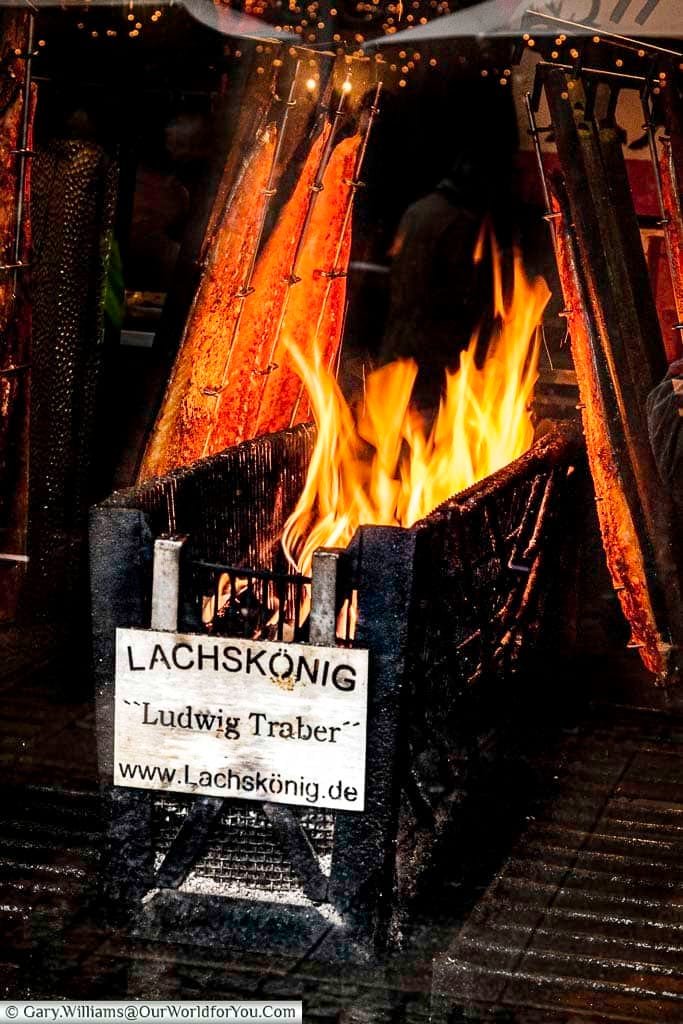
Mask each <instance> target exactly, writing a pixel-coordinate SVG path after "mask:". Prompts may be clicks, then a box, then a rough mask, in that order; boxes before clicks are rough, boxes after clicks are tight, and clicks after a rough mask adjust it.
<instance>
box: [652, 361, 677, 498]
mask: <svg viewBox="0 0 683 1024" xmlns="http://www.w3.org/2000/svg"><path fill="white" fill-rule="evenodd" d="M647 415H648V428H649V432H650V443H651V445H652V450H653V452H654V454H655V459H656V461H657V467H658V469H659V475H660V476H661V478H662V480H663V482H664V484H665V485H666V487H667V488H668V490H669V491H670V492H671V494H672V496H673V499H674V502H675V504H676V507H677V508H678V509H679V510H680V511H682V512H683V359H678V360H677V361H676V362H674V363H672V364H671V366H670V367H669V372H668V373H667V375H666V377H665V378H664V380H663V381H662V382H661V384H658V385H657V387H655V388H653V390H652V391H651V392H650V394H649V396H648V400H647Z"/></svg>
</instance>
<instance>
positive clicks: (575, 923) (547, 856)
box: [434, 712, 683, 1024]
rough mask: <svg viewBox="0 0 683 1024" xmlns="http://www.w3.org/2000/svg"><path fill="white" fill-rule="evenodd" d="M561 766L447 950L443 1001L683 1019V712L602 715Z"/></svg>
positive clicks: (543, 1016)
mask: <svg viewBox="0 0 683 1024" xmlns="http://www.w3.org/2000/svg"><path fill="white" fill-rule="evenodd" d="M613 713H614V712H612V714H613ZM548 769H549V777H550V778H551V779H552V785H551V790H552V791H551V793H550V794H546V796H545V797H544V800H543V801H542V802H540V803H539V805H538V806H537V807H536V808H535V810H534V813H533V815H532V816H531V817H530V818H529V823H528V827H527V829H526V831H525V832H524V834H523V835H522V837H521V839H520V840H519V842H518V843H517V845H516V847H515V849H514V850H513V852H512V855H511V856H510V857H509V858H508V860H507V861H506V863H505V864H504V866H503V868H502V870H501V871H500V872H499V874H498V875H497V877H496V878H495V879H494V881H493V882H492V884H491V885H490V886H489V888H488V890H487V891H486V893H485V894H484V896H483V898H482V899H481V900H480V902H479V903H478V904H477V905H476V906H475V908H474V910H473V912H472V913H471V915H470V916H469V918H468V920H467V921H466V922H465V925H464V927H463V929H462V930H461V932H460V933H459V935H458V936H457V938H456V939H455V941H454V942H453V944H452V945H451V947H450V948H449V949H448V951H447V952H446V953H445V954H444V955H442V956H440V957H438V958H437V960H436V962H435V966H434V999H435V1010H436V1009H437V1006H440V1007H441V1009H442V1010H443V1012H445V1013H447V1015H448V1016H449V1017H450V1019H453V1011H454V1009H455V1008H460V1009H461V1010H463V1011H464V1012H465V1014H466V1016H467V1019H471V1017H473V1019H475V1020H477V1019H480V1020H482V1019H483V1020H489V1019H495V1020H505V1021H511V1022H517V1021H520V1022H521V1021H524V1022H527V1021H529V1022H531V1021H534V1022H536V1021H538V1022H543V1024H546V1022H551V1021H552V1022H555V1021H562V1022H565V1021H567V1022H568V1021H577V1022H578V1021H580V1020H585V1019H586V1017H588V1018H590V1019H591V1020H597V1019H599V1020H601V1021H605V1020H610V1021H611V1020H614V1021H643V1022H644V1021H648V1022H655V1021H656V1022H657V1024H665V1022H671V1024H674V1022H675V1024H680V1022H681V1021H683V722H681V721H680V720H676V719H670V718H666V717H665V716H661V715H658V714H656V713H650V712H642V713H636V714H626V713H624V714H623V715H622V716H621V717H619V719H618V720H617V721H616V722H615V721H611V722H609V721H604V720H603V721H598V722H594V723H592V724H591V725H589V726H588V727H586V728H582V729H581V730H578V731H577V732H576V733H575V734H574V735H571V736H568V737H567V738H566V739H565V741H564V742H563V744H562V747H561V750H560V757H559V759H558V760H557V761H556V762H555V763H554V764H553V763H549V764H548ZM501 1014H502V1016H501ZM435 1016H436V1017H438V1016H439V1013H438V1012H437V1013H436V1014H435Z"/></svg>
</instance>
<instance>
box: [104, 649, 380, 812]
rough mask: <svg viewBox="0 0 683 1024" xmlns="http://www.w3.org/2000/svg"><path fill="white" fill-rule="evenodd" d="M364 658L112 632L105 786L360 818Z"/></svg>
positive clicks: (335, 652)
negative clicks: (110, 747)
mask: <svg viewBox="0 0 683 1024" xmlns="http://www.w3.org/2000/svg"><path fill="white" fill-rule="evenodd" d="M367 697H368V652H367V651H358V650H347V649H345V648H340V647H313V646H308V645H305V644H280V643H273V642H270V641H259V640H254V641H251V640H236V639H232V638H221V637H211V636H194V635H182V634H177V633H164V632H158V631H155V630H138V629H118V630H117V631H116V692H115V720H114V784H115V785H117V786H128V787H134V788H136V789H154V790H169V791H173V792H176V793H194V794H196V795H204V796H223V797H236V798H239V799H243V800H259V801H266V802H271V803H284V804H301V805H303V806H305V807H330V808H334V809H337V810H345V811H362V810H363V808H364V804H365V737H366V731H367Z"/></svg>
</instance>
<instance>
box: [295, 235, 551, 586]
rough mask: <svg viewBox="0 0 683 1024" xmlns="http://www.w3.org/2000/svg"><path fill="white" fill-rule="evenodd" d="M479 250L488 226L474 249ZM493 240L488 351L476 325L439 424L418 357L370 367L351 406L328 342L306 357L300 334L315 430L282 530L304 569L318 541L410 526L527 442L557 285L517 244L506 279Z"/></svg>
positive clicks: (329, 543)
mask: <svg viewBox="0 0 683 1024" xmlns="http://www.w3.org/2000/svg"><path fill="white" fill-rule="evenodd" d="M482 250H483V236H482V239H480V242H479V243H478V245H477V252H476V253H475V259H477V260H478V259H480V258H481V254H482ZM491 251H492V267H493V308H494V312H495V319H494V326H493V328H492V335H491V338H490V340H489V345H488V354H487V357H486V359H485V361H484V363H483V365H482V366H478V365H477V363H476V361H475V353H476V351H477V349H478V347H479V332H475V334H474V335H473V337H472V338H471V340H470V343H469V345H468V347H467V349H466V350H465V351H464V352H463V353H462V354H461V356H460V365H459V367H458V369H457V370H455V371H453V372H449V373H447V374H446V386H445V392H444V396H443V398H442V401H441V405H440V408H439V410H438V413H437V416H436V419H435V421H434V423H433V425H432V426H431V427H428V426H427V424H426V423H425V421H424V419H423V418H422V417H421V416H420V414H419V413H418V412H417V411H416V410H415V409H414V408H413V407H411V394H412V390H413V385H414V383H415V379H416V376H417V366H416V364H415V363H414V362H413V361H412V360H401V361H398V362H395V363H391V364H389V365H388V366H384V367H382V368H381V369H378V370H375V371H374V372H373V373H371V374H370V375H369V377H368V379H367V381H366V386H365V393H364V395H363V398H362V400H361V401H359V402H358V404H357V406H356V407H354V408H353V409H352V408H351V407H350V406H349V405H348V404H347V402H346V400H345V399H344V397H343V395H342V393H341V391H340V389H339V387H338V385H337V382H336V380H335V379H334V377H333V376H332V375H331V374H330V373H329V372H328V371H327V370H326V368H325V367H324V365H323V361H322V359H321V355H320V352H319V351H315V350H314V352H313V354H312V357H311V358H310V359H309V358H307V357H306V356H305V355H304V354H303V353H302V351H301V350H300V349H298V348H297V347H295V346H294V345H292V346H291V352H292V357H293V359H294V360H295V363H296V366H297V371H298V373H299V374H300V376H301V379H302V380H303V382H304V384H305V386H306V389H307V391H308V395H309V399H310V404H311V409H312V411H313V417H314V419H315V423H316V426H317V430H318V433H317V439H316V444H315V448H314V451H313V455H312V458H311V463H310V467H309V471H308V476H307V478H306V483H305V486H304V489H303V492H302V494H301V497H300V499H299V502H298V504H297V506H296V508H295V509H294V512H293V513H292V515H291V516H290V518H289V519H288V521H287V523H286V525H285V529H284V531H283V536H282V544H283V548H284V551H285V554H286V555H287V558H288V560H289V562H290V563H291V564H292V566H294V567H295V568H296V570H297V571H298V572H301V573H303V574H305V575H308V574H309V573H310V570H311V563H312V558H313V552H314V551H315V550H316V549H317V548H319V547H343V546H345V545H346V544H348V543H349V541H350V540H351V538H352V537H353V535H354V533H355V531H356V529H357V528H358V527H359V526H362V525H364V524H373V525H382V526H404V527H409V526H412V525H413V524H414V523H415V522H417V520H419V519H421V518H422V517H423V516H425V515H427V514H428V513H429V512H431V511H432V510H433V509H434V508H436V507H437V506H438V505H439V504H441V503H442V502H443V501H445V500H446V499H447V498H450V497H451V496H452V495H453V494H456V493H457V492H458V491H462V490H464V489H465V488H467V487H469V486H471V485H472V484H474V483H476V482H477V481H479V480H482V479H483V478H484V477H486V476H488V475H490V474H491V473H494V472H496V470H498V469H500V468H501V467H503V466H505V465H506V464H507V463H509V462H512V461H513V460H514V459H516V458H517V457H518V456H519V455H521V454H523V453H524V452H525V451H526V450H527V449H528V448H529V446H530V444H531V442H532V440H533V427H532V424H531V418H530V414H529V403H530V400H531V397H532V392H533V388H534V384H535V381H536V378H537V372H538V355H539V346H540V324H541V318H542V315H543V310H544V309H545V306H546V304H547V302H548V299H549V297H550V292H549V290H548V287H547V285H546V283H545V281H544V280H543V278H537V279H535V280H532V281H530V280H529V279H528V278H527V276H526V274H525V271H524V267H523V262H522V257H521V254H520V253H519V252H518V251H517V252H515V254H514V257H513V260H512V264H513V265H512V271H511V282H510V284H511V287H510V288H505V287H504V282H503V272H502V265H501V258H500V252H499V250H498V249H497V247H496V245H495V242H494V241H493V239H491Z"/></svg>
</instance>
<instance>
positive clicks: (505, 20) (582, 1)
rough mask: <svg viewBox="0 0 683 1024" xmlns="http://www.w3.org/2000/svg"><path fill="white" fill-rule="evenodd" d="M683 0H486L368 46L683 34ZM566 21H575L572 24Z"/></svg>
mask: <svg viewBox="0 0 683 1024" xmlns="http://www.w3.org/2000/svg"><path fill="white" fill-rule="evenodd" d="M682 8H683V4H682V3H681V0H521V2H520V0H482V2H480V3H477V4H474V5H473V6H471V7H467V8H466V9H465V10H462V11H457V12H456V13H455V14H447V15H444V16H443V17H441V18H435V19H434V20H433V21H430V22H428V24H426V25H419V26H417V27H415V28H409V29H405V30H404V31H399V32H396V33H394V35H390V36H384V37H382V38H379V39H374V40H372V42H368V43H367V44H366V47H367V48H368V49H371V48H375V47H377V46H391V45H394V43H402V42H404V41H405V42H413V41H414V42H416V43H417V42H420V41H424V42H427V41H436V40H448V39H457V38H459V37H463V36H516V35H522V34H524V33H525V32H528V33H529V34H530V35H535V36H541V35H557V33H558V32H564V33H565V34H567V35H572V36H573V35H580V34H584V33H585V34H594V33H602V34H604V35H608V34H609V33H618V34H619V35H622V36H630V37H635V38H636V39H643V38H646V37H653V36H654V37H659V38H663V39H683V10H682ZM566 23H570V24H571V25H574V26H580V27H574V28H571V29H570V28H569V27H568V25H567V24H566Z"/></svg>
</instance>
